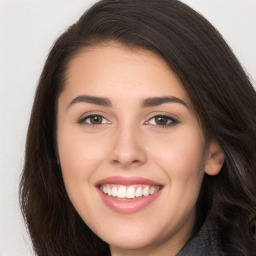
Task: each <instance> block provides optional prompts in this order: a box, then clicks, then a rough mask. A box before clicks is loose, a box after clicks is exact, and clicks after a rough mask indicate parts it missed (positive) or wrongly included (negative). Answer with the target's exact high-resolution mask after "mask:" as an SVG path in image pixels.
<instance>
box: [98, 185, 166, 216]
mask: <svg viewBox="0 0 256 256" xmlns="http://www.w3.org/2000/svg"><path fill="white" fill-rule="evenodd" d="M161 191H162V190H159V191H158V192H156V193H155V194H153V195H149V196H146V197H143V196H142V197H139V198H138V199H136V200H120V199H119V200H118V199H117V198H116V197H112V196H108V195H105V194H104V193H103V192H102V191H101V190H100V189H98V192H99V194H100V197H101V199H102V201H103V202H104V204H105V205H106V206H107V207H109V208H110V209H111V210H113V211H115V212H117V213H121V214H134V213H136V212H139V211H140V210H142V209H144V208H146V207H147V206H148V205H150V204H151V203H152V202H153V201H155V200H156V199H157V198H158V196H159V195H160V193H161Z"/></svg>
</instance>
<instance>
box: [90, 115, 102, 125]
mask: <svg viewBox="0 0 256 256" xmlns="http://www.w3.org/2000/svg"><path fill="white" fill-rule="evenodd" d="M88 119H89V123H91V124H102V120H103V118H102V116H90V117H89V118H88Z"/></svg>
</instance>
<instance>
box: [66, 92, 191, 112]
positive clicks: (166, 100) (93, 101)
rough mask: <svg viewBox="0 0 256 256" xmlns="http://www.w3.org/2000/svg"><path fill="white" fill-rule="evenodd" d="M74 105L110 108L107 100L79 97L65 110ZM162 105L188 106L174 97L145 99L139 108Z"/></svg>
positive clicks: (110, 105)
mask: <svg viewBox="0 0 256 256" xmlns="http://www.w3.org/2000/svg"><path fill="white" fill-rule="evenodd" d="M76 103H90V104H95V105H100V106H104V107H112V103H111V101H110V100H109V99H108V98H104V97H97V96H89V95H80V96H78V97H76V98H74V99H73V100H72V101H71V102H70V103H69V105H68V107H67V108H69V107H70V106H72V105H74V104H76ZM164 103H179V104H182V105H184V106H185V107H187V108H188V109H189V107H188V105H187V104H186V103H185V102H184V101H183V100H181V99H180V98H177V97H174V96H168V97H166V96H165V97H151V98H147V99H144V100H143V101H142V103H141V106H142V107H143V108H147V107H154V106H159V105H162V104H164Z"/></svg>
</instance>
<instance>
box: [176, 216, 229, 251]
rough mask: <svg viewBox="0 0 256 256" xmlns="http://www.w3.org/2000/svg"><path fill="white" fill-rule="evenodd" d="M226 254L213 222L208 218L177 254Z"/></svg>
mask: <svg viewBox="0 0 256 256" xmlns="http://www.w3.org/2000/svg"><path fill="white" fill-rule="evenodd" d="M195 255H197V256H205V255H208V256H225V254H224V253H222V252H221V249H220V240H219V238H218V235H217V230H215V229H214V225H213V223H211V222H210V221H209V220H206V221H205V222H204V224H203V225H202V227H201V228H200V230H199V231H198V232H197V233H196V234H195V235H194V236H193V237H192V238H191V240H189V241H188V243H187V244H186V245H185V246H184V247H183V249H182V250H181V251H180V252H179V253H178V254H177V255H176V256H195Z"/></svg>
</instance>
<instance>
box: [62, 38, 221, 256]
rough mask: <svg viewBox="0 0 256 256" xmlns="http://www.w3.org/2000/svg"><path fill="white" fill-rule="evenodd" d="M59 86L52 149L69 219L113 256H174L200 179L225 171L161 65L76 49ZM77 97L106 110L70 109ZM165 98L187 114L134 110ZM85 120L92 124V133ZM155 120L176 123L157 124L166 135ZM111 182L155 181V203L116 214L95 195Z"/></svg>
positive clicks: (144, 55) (141, 57) (119, 49)
mask: <svg viewBox="0 0 256 256" xmlns="http://www.w3.org/2000/svg"><path fill="white" fill-rule="evenodd" d="M66 77H67V81H66V85H65V88H64V91H63V92H62V93H61V95H60V96H59V99H58V115H57V145H58V151H59V157H60V163H61V167H62V173H63V178H64V182H65V187H66V190H67V193H68V195H69V197H70V199H71V202H72V203H73V205H74V207H75V209H76V210H77V212H78V213H79V215H80V216H81V217H82V219H83V220H84V221H85V223H86V224H87V225H88V226H89V228H90V229H91V230H92V231H93V232H94V233H95V234H96V235H98V236H99V237H100V238H102V239H103V240H104V241H106V242H107V243H108V244H110V249H111V254H112V255H114V256H117V255H133V256H134V255H149V256H150V255H154V256H157V255H161V256H163V255H176V254H177V253H178V252H179V251H180V249H181V248H182V247H183V246H184V245H185V243H186V242H187V241H188V239H189V238H190V237H191V234H192V229H193V227H194V223H195V204H196V201H197V198H198V194H199V191H200V187H201V183H202V179H203V176H204V174H205V172H206V173H208V174H210V175H216V174H218V172H219V171H220V169H221V166H222V163H223V161H224V157H223V153H222V151H221V149H220V148H219V147H218V145H217V144H216V143H215V142H214V141H212V140H211V141H209V140H206V139H205V137H204V134H203V132H202V130H201V128H200V125H199V123H198V120H197V118H196V115H195V113H194V112H193V110H192V109H193V107H192V106H191V102H190V99H189V97H188V95H187V94H186V92H185V90H184V89H183V87H182V84H181V82H180V81H179V79H178V78H177V76H176V75H175V74H174V72H172V70H171V69H170V68H169V67H168V65H167V64H166V63H165V61H164V60H162V59H161V58H160V57H159V56H157V55H155V54H154V53H152V52H150V51H146V50H141V49H131V48H126V47H125V46H122V45H120V44H118V43H115V42H109V43H106V44H101V45H98V46H95V47H90V48H86V49H83V51H81V52H80V53H79V54H78V55H76V56H75V57H74V58H73V59H72V60H71V62H70V63H69V67H68V70H67V73H66ZM81 95H89V96H97V97H104V98H107V99H109V101H110V102H111V104H112V106H111V107H109V106H102V105H99V104H94V103H88V102H81V101H77V102H74V101H73V100H74V99H75V98H77V97H78V96H81ZM163 96H166V97H167V96H168V97H170V96H172V97H176V98H178V99H180V100H182V101H183V102H184V103H185V104H186V106H185V105H184V104H181V103H179V102H168V103H163V104H160V105H157V106H149V107H142V101H143V100H145V99H146V98H151V97H163ZM72 101H73V103H72V104H71V102H72ZM90 115H97V116H98V119H97V122H98V121H99V120H100V122H98V123H99V124H96V125H92V124H91V123H90V122H91V121H94V119H90V118H87V119H86V117H88V116H90ZM159 115H164V116H168V118H169V117H170V118H173V119H175V120H177V121H178V122H177V123H175V122H172V121H173V119H164V121H166V120H167V122H168V123H169V126H166V127H164V126H163V125H161V123H160V124H159V122H157V119H156V118H154V117H155V116H159ZM101 116H103V117H104V118H101ZM99 118H100V119H99ZM79 120H80V122H79ZM81 120H82V121H81ZM97 122H96V123H97ZM110 176H122V177H132V176H136V177H143V178H148V179H151V180H154V181H156V182H157V183H159V184H162V190H161V194H160V195H159V196H158V198H157V199H156V200H154V201H153V202H152V203H151V204H150V205H148V206H147V207H145V208H143V209H142V210H140V211H138V212H136V213H134V214H120V213H116V212H114V211H113V210H112V209H110V208H108V207H107V206H106V205H105V204H103V202H102V200H101V198H100V196H99V192H98V191H97V189H96V187H95V183H96V182H97V181H99V180H101V179H104V178H107V177H110Z"/></svg>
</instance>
